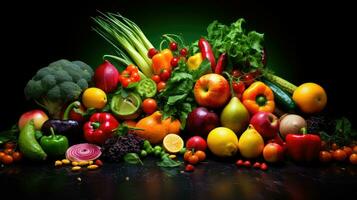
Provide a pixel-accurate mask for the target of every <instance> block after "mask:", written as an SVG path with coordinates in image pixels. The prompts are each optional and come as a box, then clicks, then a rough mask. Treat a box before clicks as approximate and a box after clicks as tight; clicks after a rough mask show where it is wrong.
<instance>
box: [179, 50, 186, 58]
mask: <svg viewBox="0 0 357 200" xmlns="http://www.w3.org/2000/svg"><path fill="white" fill-rule="evenodd" d="M180 55H181V56H183V57H186V56H187V49H186V48H182V49H181V50H180Z"/></svg>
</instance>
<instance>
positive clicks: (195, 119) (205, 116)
mask: <svg viewBox="0 0 357 200" xmlns="http://www.w3.org/2000/svg"><path fill="white" fill-rule="evenodd" d="M219 123H220V120H219V117H218V115H217V114H216V113H215V112H214V111H212V110H208V109H207V108H205V107H197V108H195V109H193V110H192V111H191V112H190V113H189V114H188V117H187V130H188V131H189V133H190V134H191V135H200V136H202V137H204V138H206V137H207V135H208V133H209V132H210V131H211V130H213V129H214V128H216V127H218V126H219Z"/></svg>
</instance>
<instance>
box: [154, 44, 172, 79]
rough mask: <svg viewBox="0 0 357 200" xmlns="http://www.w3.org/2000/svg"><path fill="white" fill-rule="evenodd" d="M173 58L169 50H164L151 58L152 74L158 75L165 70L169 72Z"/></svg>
mask: <svg viewBox="0 0 357 200" xmlns="http://www.w3.org/2000/svg"><path fill="white" fill-rule="evenodd" d="M173 57H174V56H173V55H172V52H171V50H170V49H164V50H162V51H161V52H160V53H158V54H156V55H155V56H153V57H152V69H153V70H154V74H160V73H161V71H162V70H164V69H166V70H169V71H171V69H172V66H171V59H172V58H173Z"/></svg>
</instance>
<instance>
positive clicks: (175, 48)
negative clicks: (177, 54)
mask: <svg viewBox="0 0 357 200" xmlns="http://www.w3.org/2000/svg"><path fill="white" fill-rule="evenodd" d="M169 47H170V50H171V51H176V50H177V47H178V45H177V43H176V42H170V44H169Z"/></svg>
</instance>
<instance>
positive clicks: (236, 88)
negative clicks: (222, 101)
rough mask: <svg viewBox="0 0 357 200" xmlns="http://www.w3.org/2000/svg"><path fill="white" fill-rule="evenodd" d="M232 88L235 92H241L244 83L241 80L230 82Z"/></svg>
mask: <svg viewBox="0 0 357 200" xmlns="http://www.w3.org/2000/svg"><path fill="white" fill-rule="evenodd" d="M232 87H233V90H234V92H235V93H236V94H243V92H244V90H245V85H244V83H243V82H242V81H239V82H233V83H232Z"/></svg>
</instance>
